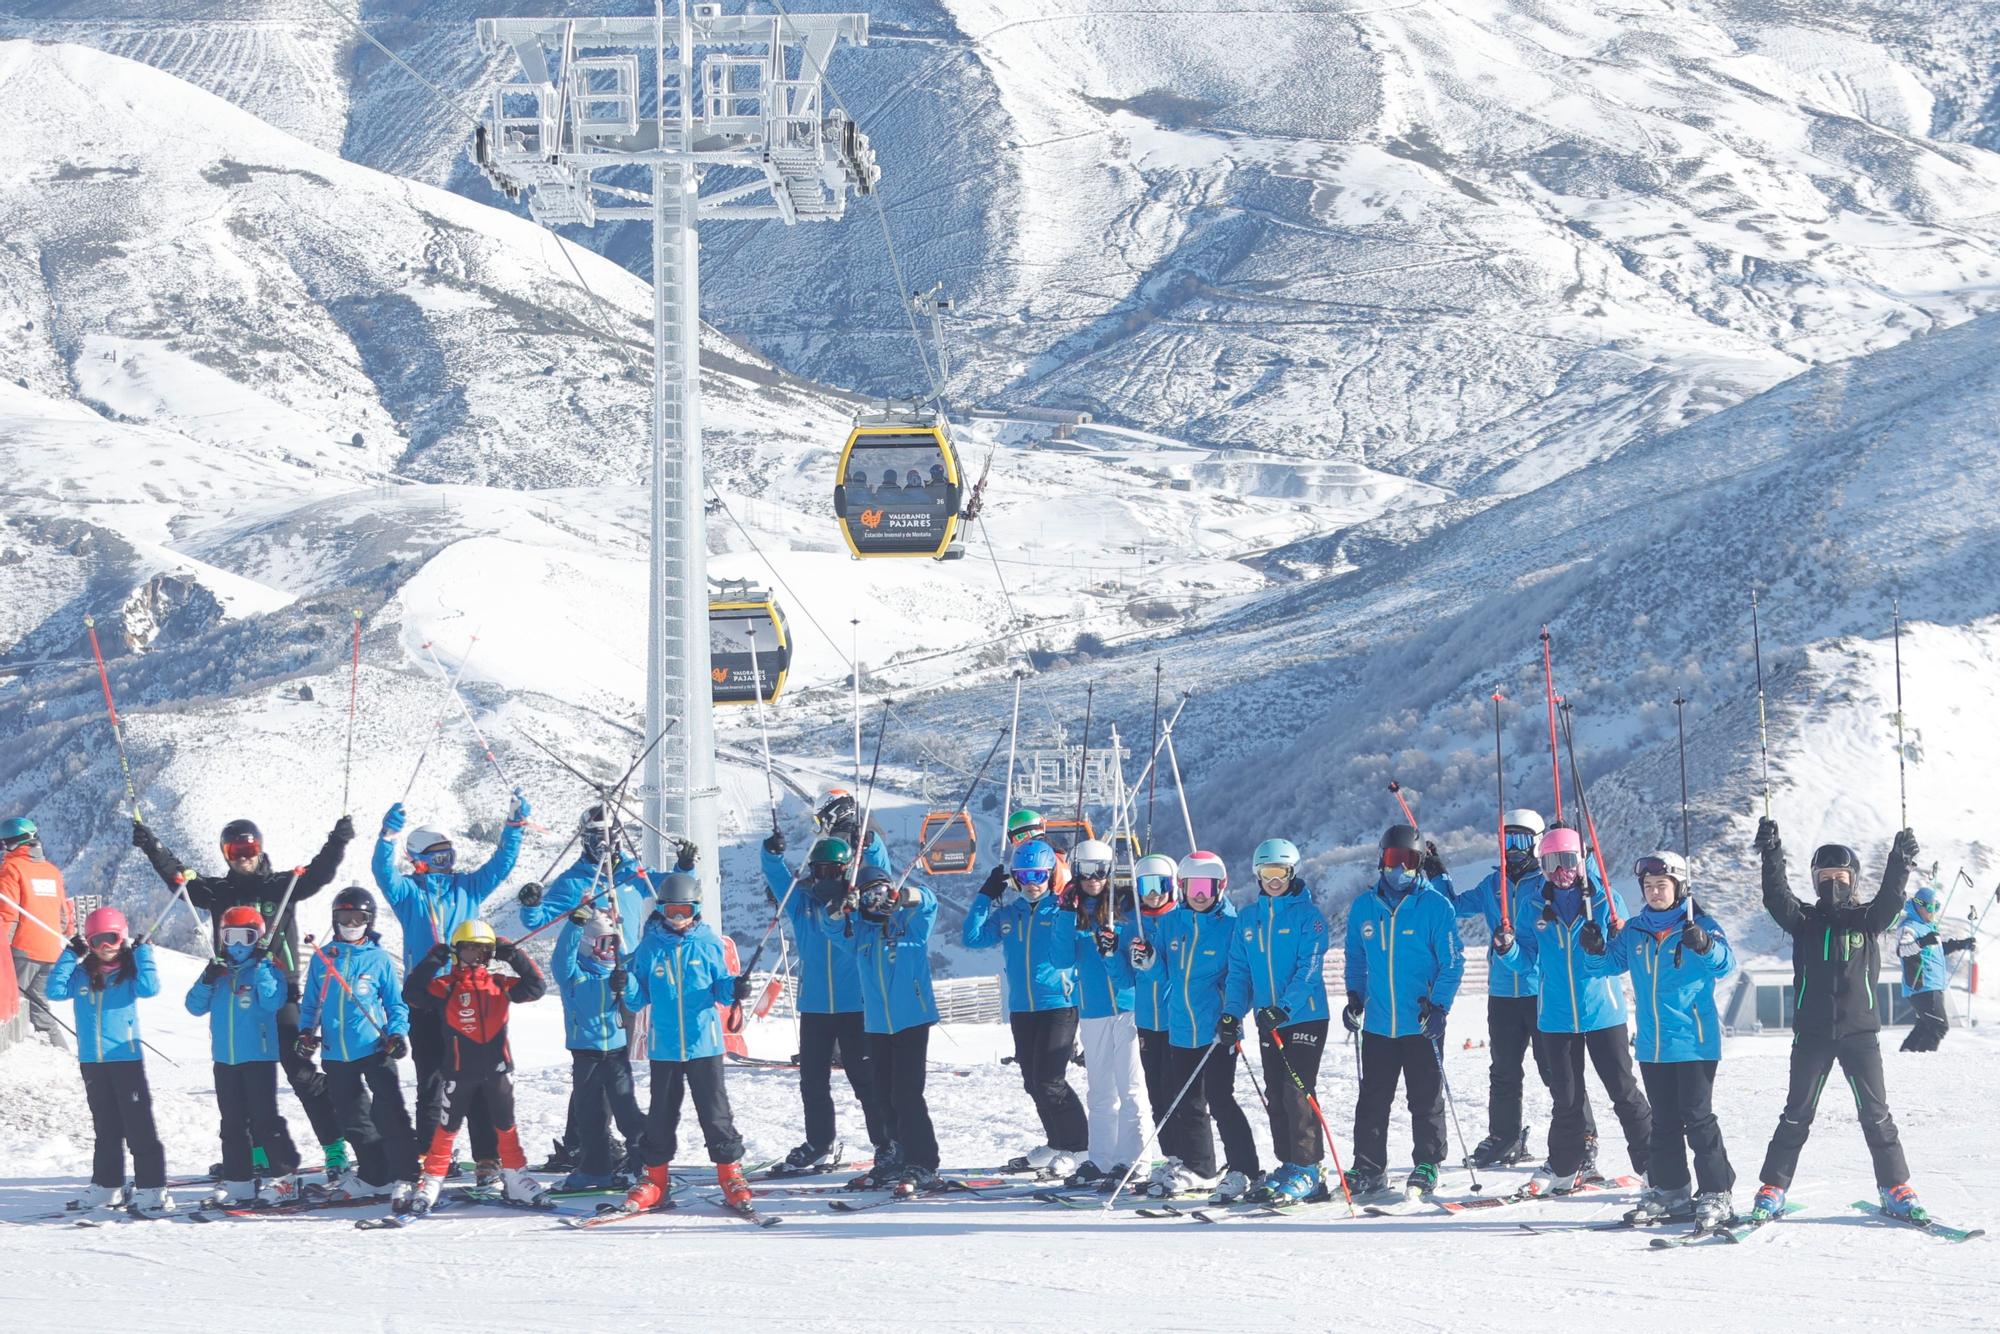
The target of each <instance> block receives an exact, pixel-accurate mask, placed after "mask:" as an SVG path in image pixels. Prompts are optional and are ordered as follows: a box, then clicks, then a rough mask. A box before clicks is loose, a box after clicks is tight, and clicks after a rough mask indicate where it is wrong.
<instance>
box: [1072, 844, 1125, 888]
mask: <svg viewBox="0 0 2000 1334" xmlns="http://www.w3.org/2000/svg"><path fill="white" fill-rule="evenodd" d="M1116 859H1117V854H1116V853H1114V852H1112V850H1111V845H1110V844H1109V843H1105V842H1101V841H1099V840H1098V839H1094V838H1087V839H1085V840H1084V841H1083V842H1081V843H1079V844H1077V845H1076V846H1075V847H1073V848H1071V849H1070V850H1069V870H1070V876H1071V878H1072V879H1077V880H1081V879H1083V878H1085V877H1086V876H1090V875H1099V874H1101V875H1104V876H1107V877H1108V876H1109V875H1110V874H1111V867H1112V863H1113V862H1114V861H1116Z"/></svg>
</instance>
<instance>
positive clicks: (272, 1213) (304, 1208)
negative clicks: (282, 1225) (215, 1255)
mask: <svg viewBox="0 0 2000 1334" xmlns="http://www.w3.org/2000/svg"><path fill="white" fill-rule="evenodd" d="M388 1202H389V1196H388V1194H387V1193H386V1192H385V1193H383V1194H380V1195H356V1196H354V1197H352V1198H351V1199H344V1200H326V1199H321V1200H289V1201H287V1202H286V1203H284V1204H237V1205H225V1206H224V1207H223V1209H222V1212H223V1213H225V1214H228V1215H229V1216H230V1217H231V1218H286V1217H290V1216H291V1215H293V1214H316V1213H319V1212H321V1211H322V1210H326V1209H360V1208H366V1207H368V1206H369V1205H374V1204H387V1203H388Z"/></svg>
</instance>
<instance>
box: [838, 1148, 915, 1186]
mask: <svg viewBox="0 0 2000 1334" xmlns="http://www.w3.org/2000/svg"><path fill="white" fill-rule="evenodd" d="M902 1179H903V1150H902V1146H900V1145H898V1144H895V1143H893V1142H892V1143H889V1144H878V1145H876V1146H875V1165H874V1166H873V1167H870V1168H869V1169H868V1170H867V1171H866V1172H863V1173H862V1174H861V1175H860V1176H858V1177H851V1178H849V1180H848V1182H847V1186H846V1189H848V1190H889V1189H891V1188H892V1187H894V1186H895V1184H896V1183H897V1182H898V1181H901V1180H902Z"/></svg>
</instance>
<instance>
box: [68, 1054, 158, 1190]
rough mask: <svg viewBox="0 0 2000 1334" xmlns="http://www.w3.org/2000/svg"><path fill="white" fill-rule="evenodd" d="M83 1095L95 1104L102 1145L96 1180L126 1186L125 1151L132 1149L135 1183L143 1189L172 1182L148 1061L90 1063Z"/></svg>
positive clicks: (93, 1116) (94, 1124)
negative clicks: (148, 1078)
mask: <svg viewBox="0 0 2000 1334" xmlns="http://www.w3.org/2000/svg"><path fill="white" fill-rule="evenodd" d="M83 1096H84V1100H85V1101H86V1102H87V1103H89V1105H90V1123H91V1128H92V1129H93V1130H94V1131H95V1132H96V1134H97V1149H96V1152H95V1153H94V1154H92V1156H91V1161H90V1183H91V1184H92V1185H93V1186H110V1187H114V1188H115V1187H118V1186H122V1185H124V1184H125V1151H126V1150H127V1149H128V1148H129V1149H130V1150H131V1151H132V1181H133V1184H134V1185H136V1186H137V1187H138V1188H139V1189H141V1190H149V1189H152V1188H155V1187H160V1186H164V1185H166V1184H167V1151H166V1150H165V1149H164V1148H162V1147H161V1145H160V1132H159V1131H158V1130H157V1129H156V1128H155V1127H154V1125H153V1090H152V1089H151V1088H149V1087H148V1086H147V1084H146V1064H145V1062H143V1061H86V1062H84V1064H83Z"/></svg>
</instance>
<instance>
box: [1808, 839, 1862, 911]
mask: <svg viewBox="0 0 2000 1334" xmlns="http://www.w3.org/2000/svg"><path fill="white" fill-rule="evenodd" d="M1840 871H1845V872H1846V873H1847V874H1846V876H1845V877H1844V878H1843V877H1841V876H1839V875H1837V874H1832V873H1834V872H1840ZM1860 879H1861V858H1859V857H1858V856H1856V855H1855V853H1854V849H1853V848H1850V847H1848V846H1847V845H1846V844H1845V843H1822V844H1820V845H1819V847H1817V848H1815V849H1813V855H1812V882H1813V893H1814V895H1816V896H1817V897H1818V899H1819V901H1820V902H1821V903H1826V904H1836V905H1837V904H1842V903H1847V902H1849V901H1851V900H1852V899H1853V898H1854V890H1855V886H1856V884H1857V883H1858V882H1859V881H1860Z"/></svg>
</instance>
